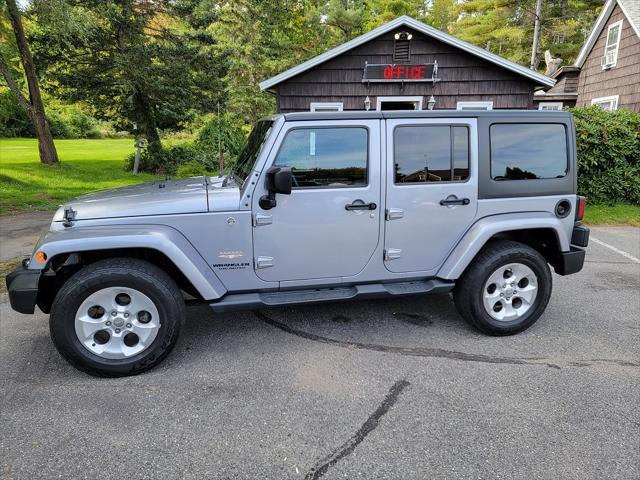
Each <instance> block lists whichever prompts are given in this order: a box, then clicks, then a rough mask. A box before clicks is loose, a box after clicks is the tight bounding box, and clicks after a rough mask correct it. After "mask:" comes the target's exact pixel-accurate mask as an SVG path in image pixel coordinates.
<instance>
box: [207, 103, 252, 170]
mask: <svg viewBox="0 0 640 480" xmlns="http://www.w3.org/2000/svg"><path fill="white" fill-rule="evenodd" d="M245 142H246V136H245V134H244V132H243V131H242V128H241V127H240V126H239V125H236V124H235V123H234V122H233V119H232V117H231V115H230V114H222V115H220V116H209V117H208V118H207V119H206V120H205V123H204V124H203V126H202V128H200V131H199V132H198V135H197V137H196V140H195V144H196V145H197V146H198V147H199V148H201V149H203V150H207V151H211V152H215V153H218V151H219V150H220V149H221V150H222V152H223V153H224V154H225V158H229V159H231V160H232V161H234V160H235V159H236V158H237V157H238V155H240V152H241V151H242V149H243V148H244V145H245Z"/></svg>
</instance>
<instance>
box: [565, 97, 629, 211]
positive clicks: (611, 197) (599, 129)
mask: <svg viewBox="0 0 640 480" xmlns="http://www.w3.org/2000/svg"><path fill="white" fill-rule="evenodd" d="M572 112H573V115H574V118H575V122H576V138H577V149H578V191H579V193H580V194H581V195H585V196H586V197H587V198H588V201H589V202H591V203H605V204H614V203H632V204H640V113H637V112H631V111H629V110H625V109H621V110H616V111H613V112H608V111H605V110H602V109H601V108H599V107H597V106H591V107H584V108H575V109H573V110H572Z"/></svg>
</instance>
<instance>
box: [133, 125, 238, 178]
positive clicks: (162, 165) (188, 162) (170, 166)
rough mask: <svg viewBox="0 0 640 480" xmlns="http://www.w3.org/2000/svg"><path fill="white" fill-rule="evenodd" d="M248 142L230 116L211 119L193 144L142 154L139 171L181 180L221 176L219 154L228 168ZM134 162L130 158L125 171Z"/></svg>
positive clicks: (184, 143)
mask: <svg viewBox="0 0 640 480" xmlns="http://www.w3.org/2000/svg"><path fill="white" fill-rule="evenodd" d="M218 140H219V141H220V143H218ZM245 141H246V138H245V135H244V133H243V131H242V128H241V127H240V126H238V125H236V124H234V123H233V121H232V120H231V117H230V116H229V115H221V116H220V117H217V116H208V117H206V118H205V120H204V124H203V126H202V127H201V128H200V129H199V131H198V133H197V135H196V138H195V140H194V141H193V142H188V141H183V142H180V143H176V144H174V145H171V146H169V147H165V148H163V149H162V150H161V151H160V152H154V151H152V150H149V149H145V150H143V151H142V154H141V156H140V167H139V170H140V171H141V172H150V173H159V174H166V175H172V176H178V177H189V176H194V175H203V174H207V175H212V174H214V173H217V172H218V166H219V163H218V162H219V151H220V150H222V154H223V155H224V162H225V167H226V166H231V165H232V164H233V163H234V162H235V160H236V158H237V156H238V155H239V154H240V152H241V151H242V149H243V148H244V144H245ZM133 161H134V155H133V154H131V155H129V156H128V157H127V159H126V161H125V169H127V170H131V169H132V168H133Z"/></svg>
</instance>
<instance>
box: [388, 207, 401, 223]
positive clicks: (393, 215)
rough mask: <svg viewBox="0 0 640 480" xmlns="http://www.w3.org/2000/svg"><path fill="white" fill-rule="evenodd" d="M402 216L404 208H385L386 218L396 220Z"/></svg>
mask: <svg viewBox="0 0 640 480" xmlns="http://www.w3.org/2000/svg"><path fill="white" fill-rule="evenodd" d="M402 217H404V210H402V209H401V208H387V215H386V218H387V220H396V219H398V218H402Z"/></svg>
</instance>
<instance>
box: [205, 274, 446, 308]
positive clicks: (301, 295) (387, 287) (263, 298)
mask: <svg viewBox="0 0 640 480" xmlns="http://www.w3.org/2000/svg"><path fill="white" fill-rule="evenodd" d="M453 286H454V283H453V282H451V281H447V280H440V279H431V280H418V281H413V282H395V283H369V284H365V285H354V286H350V287H332V288H313V289H300V290H286V291H282V292H263V293H233V294H227V295H225V296H224V297H222V298H221V299H219V300H216V301H215V302H212V303H210V304H209V306H210V307H211V308H212V309H213V310H214V311H216V312H230V311H234V310H250V309H253V308H264V307H273V306H277V305H299V304H304V303H320V302H332V301H342V300H354V299H363V298H384V297H394V296H397V295H419V294H424V293H442V292H449V291H451V290H452V289H453Z"/></svg>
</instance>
